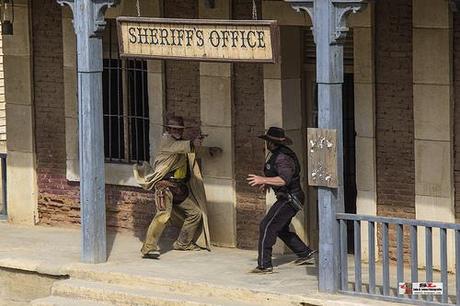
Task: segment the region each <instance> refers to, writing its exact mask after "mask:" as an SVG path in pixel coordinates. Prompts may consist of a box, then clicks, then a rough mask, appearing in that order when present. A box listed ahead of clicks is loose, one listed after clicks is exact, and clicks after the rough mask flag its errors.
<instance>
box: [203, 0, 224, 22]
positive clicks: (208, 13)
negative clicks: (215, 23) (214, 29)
mask: <svg viewBox="0 0 460 306" xmlns="http://www.w3.org/2000/svg"><path fill="white" fill-rule="evenodd" d="M205 2H206V0H199V1H198V3H199V4H198V5H199V6H198V10H199V16H200V18H203V19H206V18H209V19H212V18H216V19H228V18H229V17H230V16H231V15H232V7H231V0H221V1H215V7H214V8H207V7H206V4H205Z"/></svg>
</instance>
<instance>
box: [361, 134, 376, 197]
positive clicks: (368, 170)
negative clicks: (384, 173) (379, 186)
mask: <svg viewBox="0 0 460 306" xmlns="http://www.w3.org/2000/svg"><path fill="white" fill-rule="evenodd" d="M375 165H376V160H375V138H367V137H356V188H357V190H359V191H371V192H375V191H376V177H377V176H376V169H375Z"/></svg>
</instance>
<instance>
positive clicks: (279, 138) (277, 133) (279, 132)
mask: <svg viewBox="0 0 460 306" xmlns="http://www.w3.org/2000/svg"><path fill="white" fill-rule="evenodd" d="M258 137H259V138H262V139H263V140H267V141H271V142H273V143H276V144H282V145H288V146H289V145H292V140H291V139H290V138H289V137H287V136H286V135H285V132H284V129H282V128H279V127H274V126H272V127H270V128H269V129H268V131H267V133H265V135H260V136H258Z"/></svg>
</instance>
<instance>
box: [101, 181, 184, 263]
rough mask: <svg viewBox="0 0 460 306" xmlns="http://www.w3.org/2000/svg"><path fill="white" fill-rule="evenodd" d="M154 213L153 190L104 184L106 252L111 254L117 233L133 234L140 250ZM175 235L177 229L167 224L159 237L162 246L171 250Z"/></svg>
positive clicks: (176, 234)
mask: <svg viewBox="0 0 460 306" xmlns="http://www.w3.org/2000/svg"><path fill="white" fill-rule="evenodd" d="M154 215H155V204H154V200H153V192H151V191H146V190H143V189H141V188H136V187H125V186H115V185H106V220H107V255H108V256H110V253H111V251H112V248H113V244H114V241H115V238H116V234H117V233H118V232H126V233H132V234H133V235H134V236H135V237H136V238H138V239H139V250H140V248H141V246H142V242H143V241H144V239H145V234H146V232H147V229H148V227H149V225H150V222H151V221H152V219H153V217H154ZM178 235H179V228H178V227H177V226H170V225H168V226H167V227H166V229H165V231H164V232H163V235H162V237H161V241H160V247H161V249H162V250H163V251H167V250H170V249H171V248H172V243H173V242H174V241H175V240H176V238H177V236H178Z"/></svg>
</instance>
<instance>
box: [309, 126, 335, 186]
mask: <svg viewBox="0 0 460 306" xmlns="http://www.w3.org/2000/svg"><path fill="white" fill-rule="evenodd" d="M307 139H308V184H309V185H310V186H324V187H329V188H337V186H338V184H337V183H338V182H337V146H336V145H337V130H330V129H314V128H309V129H308V130H307Z"/></svg>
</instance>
